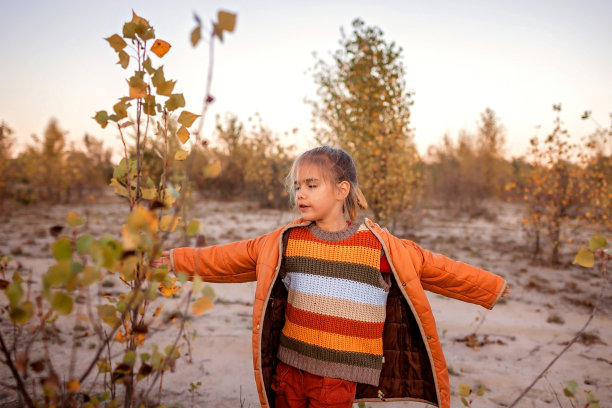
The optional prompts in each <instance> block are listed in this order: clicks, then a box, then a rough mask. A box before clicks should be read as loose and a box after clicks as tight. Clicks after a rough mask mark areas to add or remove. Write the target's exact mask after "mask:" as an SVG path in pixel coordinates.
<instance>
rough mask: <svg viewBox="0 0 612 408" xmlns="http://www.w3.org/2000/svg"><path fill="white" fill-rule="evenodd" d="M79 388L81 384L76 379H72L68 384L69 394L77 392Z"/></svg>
mask: <svg viewBox="0 0 612 408" xmlns="http://www.w3.org/2000/svg"><path fill="white" fill-rule="evenodd" d="M79 388H81V383H80V382H79V380H78V379H76V378H73V379H72V380H70V381H69V382H68V392H70V393H74V392H77V391H78V390H79Z"/></svg>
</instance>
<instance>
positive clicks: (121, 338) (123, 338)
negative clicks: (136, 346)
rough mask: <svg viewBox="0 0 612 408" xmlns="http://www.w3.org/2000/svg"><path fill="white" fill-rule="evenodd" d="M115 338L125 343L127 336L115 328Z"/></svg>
mask: <svg viewBox="0 0 612 408" xmlns="http://www.w3.org/2000/svg"><path fill="white" fill-rule="evenodd" d="M115 340H117V341H118V342H119V343H125V342H126V341H127V336H124V335H123V332H122V331H121V330H117V334H115Z"/></svg>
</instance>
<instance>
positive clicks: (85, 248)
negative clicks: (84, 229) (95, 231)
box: [76, 235, 96, 255]
mask: <svg viewBox="0 0 612 408" xmlns="http://www.w3.org/2000/svg"><path fill="white" fill-rule="evenodd" d="M95 242H96V240H95V238H94V237H92V236H91V235H81V236H80V237H79V238H78V239H77V241H76V248H77V251H78V252H79V254H81V255H83V254H86V253H89V249H90V247H91V246H92V244H93V243H95Z"/></svg>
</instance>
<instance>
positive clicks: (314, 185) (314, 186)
mask: <svg viewBox="0 0 612 408" xmlns="http://www.w3.org/2000/svg"><path fill="white" fill-rule="evenodd" d="M308 187H309V188H317V185H316V184H311V185H309V186H308Z"/></svg>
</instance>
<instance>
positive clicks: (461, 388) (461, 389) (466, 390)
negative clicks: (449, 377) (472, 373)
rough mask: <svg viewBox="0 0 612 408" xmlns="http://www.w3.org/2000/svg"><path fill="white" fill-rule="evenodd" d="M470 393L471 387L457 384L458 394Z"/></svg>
mask: <svg viewBox="0 0 612 408" xmlns="http://www.w3.org/2000/svg"><path fill="white" fill-rule="evenodd" d="M471 393H472V387H470V386H469V385H467V384H459V395H460V396H462V397H469V396H470V394H471Z"/></svg>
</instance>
